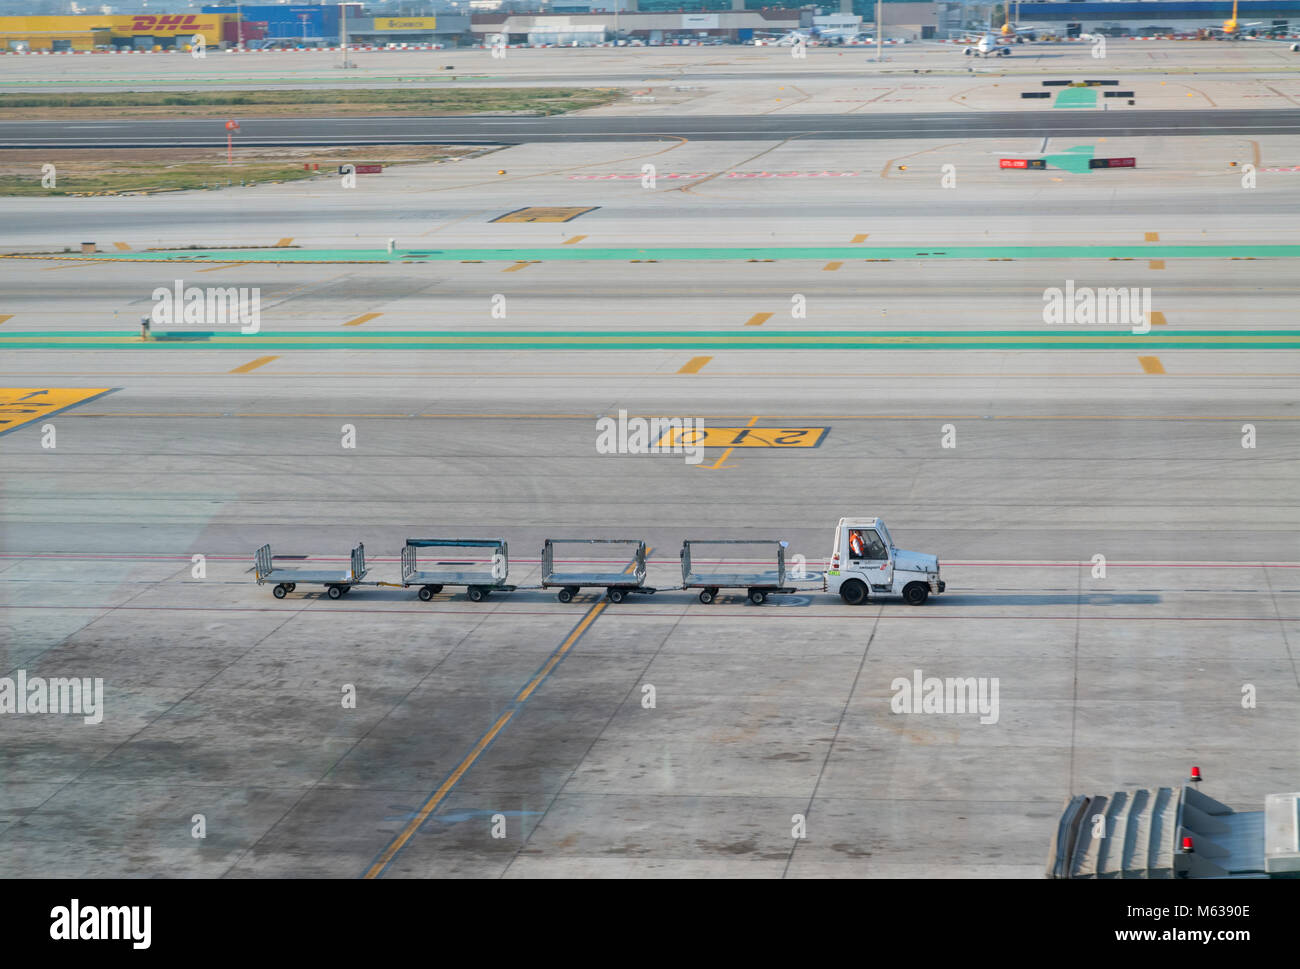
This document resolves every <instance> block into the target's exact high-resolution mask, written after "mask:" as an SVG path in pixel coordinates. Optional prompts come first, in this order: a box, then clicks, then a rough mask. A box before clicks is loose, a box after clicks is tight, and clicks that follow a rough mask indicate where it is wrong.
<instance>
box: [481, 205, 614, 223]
mask: <svg viewBox="0 0 1300 969" xmlns="http://www.w3.org/2000/svg"><path fill="white" fill-rule="evenodd" d="M598 208H600V206H599V205H585V206H574V205H569V206H545V205H530V206H528V207H527V208H523V209H515V210H514V211H513V212H507V213H506V214H505V215H498V216H497V217H496V218H495V219H490V220H489V221H491V222H571V221H573V220H574V219H576V218H577V217H578V216H580V215H584V214H586V213H587V212H594V211H595V210H596V209H598Z"/></svg>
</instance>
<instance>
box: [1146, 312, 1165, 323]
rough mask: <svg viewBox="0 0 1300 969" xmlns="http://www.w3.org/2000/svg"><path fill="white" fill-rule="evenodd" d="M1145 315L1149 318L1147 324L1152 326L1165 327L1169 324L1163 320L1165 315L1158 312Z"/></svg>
mask: <svg viewBox="0 0 1300 969" xmlns="http://www.w3.org/2000/svg"><path fill="white" fill-rule="evenodd" d="M1147 315H1148V316H1149V317H1150V319H1148V320H1147V322H1148V323H1150V324H1151V325H1152V326H1167V325H1168V324H1169V321H1168V320H1166V319H1165V314H1164V313H1162V312H1160V310H1152V311H1151V312H1150V313H1149V314H1147Z"/></svg>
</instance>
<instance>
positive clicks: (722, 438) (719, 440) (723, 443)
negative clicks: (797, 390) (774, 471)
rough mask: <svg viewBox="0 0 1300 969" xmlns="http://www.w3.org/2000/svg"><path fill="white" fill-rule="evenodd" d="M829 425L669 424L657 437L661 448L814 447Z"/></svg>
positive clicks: (820, 440)
mask: <svg viewBox="0 0 1300 969" xmlns="http://www.w3.org/2000/svg"><path fill="white" fill-rule="evenodd" d="M829 430H830V428H829V427H754V426H753V425H750V426H749V427H706V428H704V429H703V430H696V429H695V428H693V427H685V428H683V427H670V428H668V429H667V431H665V433H664V435H663V436H662V437H661V438H660V439H659V440H658V442H657V444H658V446H659V447H661V448H665V447H673V446H676V445H680V446H682V447H725V448H737V447H778V448H780V447H816V446H817V445H818V444H820V443H821V442H822V440H823V438H825V437H826V432H827V431H829Z"/></svg>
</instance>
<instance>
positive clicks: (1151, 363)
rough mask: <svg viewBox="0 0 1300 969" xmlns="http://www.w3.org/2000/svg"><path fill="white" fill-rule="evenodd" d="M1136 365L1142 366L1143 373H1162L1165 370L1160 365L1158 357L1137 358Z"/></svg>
mask: <svg viewBox="0 0 1300 969" xmlns="http://www.w3.org/2000/svg"><path fill="white" fill-rule="evenodd" d="M1138 363H1140V364H1142V372H1143V373H1164V372H1165V368H1164V366H1163V365H1162V364H1161V363H1160V358H1159V357H1138Z"/></svg>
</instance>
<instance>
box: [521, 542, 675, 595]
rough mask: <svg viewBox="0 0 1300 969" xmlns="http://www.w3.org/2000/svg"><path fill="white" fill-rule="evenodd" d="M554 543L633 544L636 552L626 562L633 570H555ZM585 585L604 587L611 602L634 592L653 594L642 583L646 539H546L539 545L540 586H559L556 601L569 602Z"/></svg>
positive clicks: (650, 589) (643, 582)
mask: <svg viewBox="0 0 1300 969" xmlns="http://www.w3.org/2000/svg"><path fill="white" fill-rule="evenodd" d="M557 545H631V546H634V547H635V549H636V552H635V554H634V555H633V557H632V561H631V562H630V563H629V564H630V565H631V566H632V571H630V572H629V571H627V570H626V569H624V570H623V571H620V572H597V571H588V572H579V571H558V572H557V571H556V568H555V546H557ZM601 564H603V563H601ZM610 564H611V565H612V564H613V563H610ZM587 586H599V587H603V588H604V590H605V595H606V596H607V597H608V598H609V601H610V602H622V601H623V600H624V599H626V598H627V597H628V596H629V595H632V594H634V593H637V594H641V595H653V594H654V591H655V590H654V589H652V588H650V587H649V586H647V585H646V584H645V542H643V541H641V540H640V539H639V538H548V539H547V540H546V544H545V545H544V546H543V547H542V588H543V589H554V588H557V587H558V588H559V590H560V592H559V600H560V601H561V602H570V601H572V600H573V597H574V596H576V595H577V594H578V593H579V592H580V591H581V590H582V589H583V588H584V587H587Z"/></svg>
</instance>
